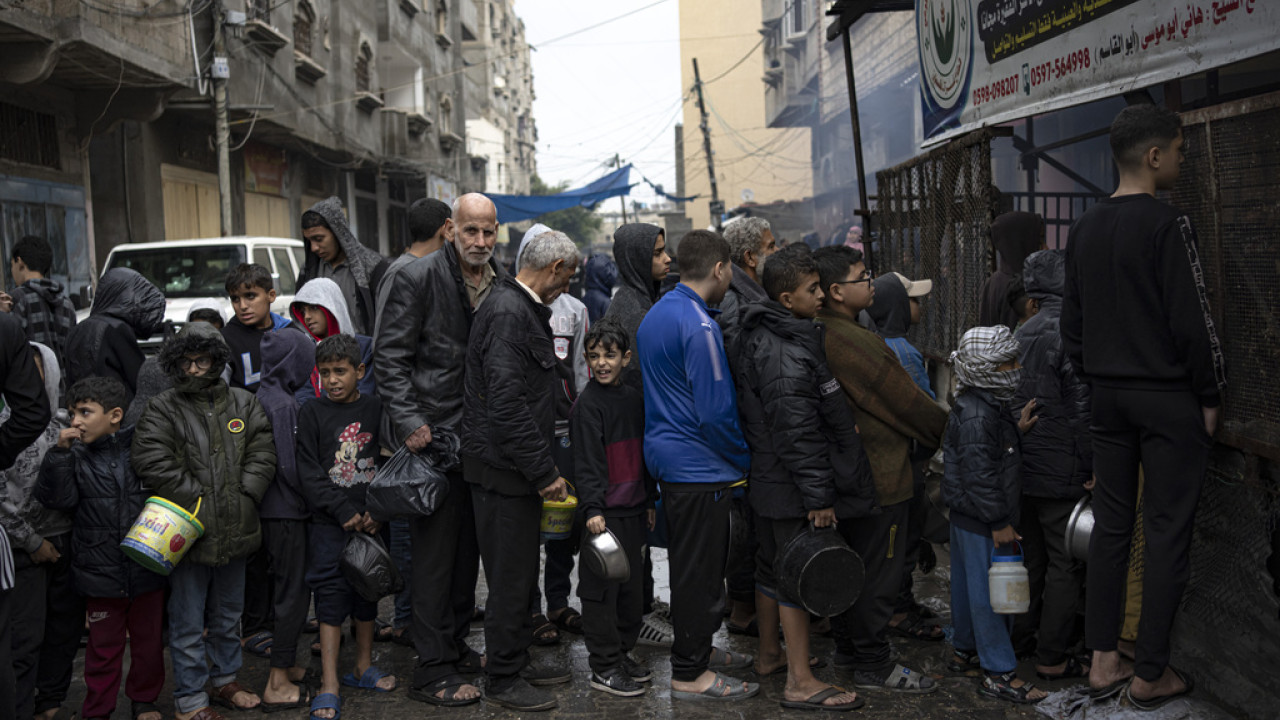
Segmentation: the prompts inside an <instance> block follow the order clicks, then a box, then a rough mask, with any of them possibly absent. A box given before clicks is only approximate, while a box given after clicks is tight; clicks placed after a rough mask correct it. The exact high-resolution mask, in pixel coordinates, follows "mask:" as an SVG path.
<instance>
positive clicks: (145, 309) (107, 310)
mask: <svg viewBox="0 0 1280 720" xmlns="http://www.w3.org/2000/svg"><path fill="white" fill-rule="evenodd" d="M164 306H165V303H164V293H162V292H160V290H159V288H157V287H156V286H155V285H152V284H151V283H150V282H149V281H148V280H147V279H146V278H144V277H142V276H141V275H139V274H138V273H137V272H135V271H133V270H129V269H127V268H113V269H111V270H108V271H107V272H106V273H104V274H103V276H102V279H101V280H99V281H98V294H97V297H95V298H94V301H93V310H92V311H91V312H90V314H89V317H87V318H85V320H84V322H82V323H79V324H77V325H76V326H75V327H73V328H71V332H69V333H67V345H66V355H67V364H66V370H67V386H68V387H70V386H71V385H74V384H75V383H76V381H77V380H81V379H83V378H87V377H95V376H102V377H112V378H115V379H117V380H119V381H121V382H123V383H124V384H125V387H127V388H129V397H130V398H132V397H133V394H134V393H135V392H137V389H138V369H139V368H141V367H142V362H143V361H144V360H145V359H146V358H145V357H144V356H143V354H142V350H140V349H138V341H139V340H141V339H143V338H148V337H151V335H152V333H154V332H155V331H156V330H158V329H159V328H160V324H161V323H162V322H163V321H164Z"/></svg>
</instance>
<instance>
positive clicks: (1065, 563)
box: [1012, 250, 1093, 680]
mask: <svg viewBox="0 0 1280 720" xmlns="http://www.w3.org/2000/svg"><path fill="white" fill-rule="evenodd" d="M1022 278H1023V285H1024V287H1025V288H1026V292H1027V295H1028V296H1029V297H1030V298H1031V301H1032V303H1033V304H1034V306H1035V308H1036V312H1035V314H1034V315H1033V316H1032V317H1031V319H1030V320H1028V321H1027V322H1025V323H1023V324H1022V326H1021V327H1019V328H1018V330H1017V331H1016V332H1015V333H1014V337H1015V338H1017V340H1018V346H1019V347H1020V348H1021V349H1022V356H1021V358H1020V361H1021V363H1022V368H1023V370H1022V382H1021V383H1020V384H1019V385H1018V391H1017V393H1016V394H1015V395H1014V401H1013V409H1012V412H1015V413H1016V412H1018V411H1019V409H1020V408H1022V407H1024V406H1025V405H1026V404H1027V403H1028V402H1031V401H1034V402H1035V403H1036V404H1035V407H1034V412H1035V413H1036V417H1037V422H1036V425H1035V427H1033V428H1031V429H1030V430H1028V431H1027V433H1026V434H1025V435H1024V436H1023V437H1022V526H1021V527H1020V528H1019V530H1020V531H1021V532H1022V534H1023V535H1024V536H1025V539H1024V540H1023V541H1022V549H1023V556H1024V557H1026V559H1027V573H1028V574H1029V575H1030V580H1031V611H1030V612H1028V613H1024V614H1022V615H1019V616H1018V618H1017V619H1016V620H1015V622H1014V643H1015V646H1021V643H1020V642H1019V641H1020V640H1021V639H1023V638H1030V637H1031V636H1032V635H1033V634H1034V635H1035V637H1036V673H1037V674H1039V675H1040V676H1041V677H1043V678H1045V679H1046V680H1058V679H1062V678H1076V677H1084V676H1086V675H1088V673H1089V667H1088V666H1087V665H1084V664H1082V663H1080V662H1078V661H1076V659H1075V658H1074V657H1072V656H1071V655H1070V654H1069V653H1068V648H1069V647H1070V646H1071V644H1072V641H1073V634H1074V632H1075V625H1076V610H1077V607H1078V606H1079V604H1080V603H1079V601H1080V591H1081V588H1083V587H1084V563H1083V562H1081V561H1079V560H1076V559H1074V558H1072V557H1071V553H1070V552H1068V551H1067V548H1066V545H1065V543H1064V542H1063V536H1064V534H1065V533H1066V529H1067V520H1068V519H1070V517H1071V511H1072V510H1074V509H1075V505H1076V503H1077V502H1078V501H1079V500H1080V498H1082V497H1084V495H1085V492H1086V488H1088V487H1091V483H1090V480H1091V478H1092V475H1093V443H1092V439H1091V437H1090V435H1089V417H1090V413H1089V386H1088V385H1087V384H1086V383H1085V382H1084V380H1083V379H1081V377H1080V376H1079V374H1077V373H1076V370H1075V367H1074V366H1073V365H1072V364H1071V360H1070V359H1069V358H1068V357H1067V353H1066V350H1064V349H1063V347H1062V332H1061V328H1060V325H1059V322H1060V318H1061V315H1062V292H1063V284H1064V281H1065V279H1066V254H1065V253H1064V252H1063V251H1061V250H1041V251H1040V252H1037V253H1032V254H1031V256H1030V257H1028V258H1027V261H1026V262H1025V263H1024V264H1023V266H1022Z"/></svg>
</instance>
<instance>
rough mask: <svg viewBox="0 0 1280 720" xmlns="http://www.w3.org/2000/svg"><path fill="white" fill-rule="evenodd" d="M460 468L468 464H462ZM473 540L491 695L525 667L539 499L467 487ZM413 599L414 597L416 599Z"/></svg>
mask: <svg viewBox="0 0 1280 720" xmlns="http://www.w3.org/2000/svg"><path fill="white" fill-rule="evenodd" d="M463 462H464V463H467V462H472V461H471V460H466V459H464V460H463ZM471 499H472V502H473V503H474V505H475V513H476V536H477V538H478V539H479V540H480V559H481V560H482V561H483V562H484V577H485V582H486V584H487V585H488V587H489V599H488V601H486V602H485V613H484V644H485V653H486V655H488V661H487V664H486V665H485V675H486V676H487V677H488V680H489V688H490V691H491V692H492V691H497V692H501V691H502V690H505V689H506V688H507V687H509V686H510V684H511V683H512V682H514V681H515V679H516V678H517V677H518V675H519V672H520V670H521V669H523V668H524V666H525V665H527V664H528V663H529V645H530V644H531V643H532V641H533V618H531V617H530V616H529V592H530V589H531V588H532V587H533V585H534V583H536V582H537V581H538V526H539V523H540V521H541V518H542V498H540V497H538V496H537V495H533V494H529V495H520V496H510V495H502V494H500V493H496V492H491V491H489V490H486V489H484V488H483V487H481V486H479V485H472V486H471ZM415 597H416V593H415Z"/></svg>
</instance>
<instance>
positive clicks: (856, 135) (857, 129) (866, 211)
mask: <svg viewBox="0 0 1280 720" xmlns="http://www.w3.org/2000/svg"><path fill="white" fill-rule="evenodd" d="M840 39H841V42H843V43H844V77H845V81H846V82H847V83H848V84H849V122H850V124H852V126H853V161H854V163H855V164H856V166H857V169H858V215H861V216H862V217H864V218H866V223H865V225H866V227H864V228H863V230H864V231H866V235H865V237H864V239H863V242H862V247H863V252H864V254H865V255H866V257H867V263H866V266H867V267H868V268H871V269H872V271H873V272H874V268H875V260H876V259H875V257H873V256H872V254H871V246H872V240H873V236H872V228H871V208H869V207H868V206H867V205H868V203H867V173H866V171H865V170H864V169H863V167H862V123H861V122H859V120H858V87H857V85H855V84H854V82H853V46H852V45H851V43H850V41H849V28H845V29H844V30H842V31H841V32H840ZM1028 122H1030V121H1028Z"/></svg>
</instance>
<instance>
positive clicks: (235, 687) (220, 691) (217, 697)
mask: <svg viewBox="0 0 1280 720" xmlns="http://www.w3.org/2000/svg"><path fill="white" fill-rule="evenodd" d="M240 693H248V694H250V695H253V692H252V691H250V690H248V689H246V688H245V687H244V686H243V685H241V684H240V683H238V682H235V681H234V680H233V681H231V682H229V683H227V684H226V685H223V686H222V687H220V688H214V690H213V701H214V702H216V703H218V704H219V705H221V706H223V707H225V708H228V709H230V710H254V709H256V708H257V707H258V706H259V705H261V704H262V700H261V698H259V700H258V703H257V704H256V705H237V704H236V701H235V697H236V695H239V694H240ZM192 720H195V718H192Z"/></svg>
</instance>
